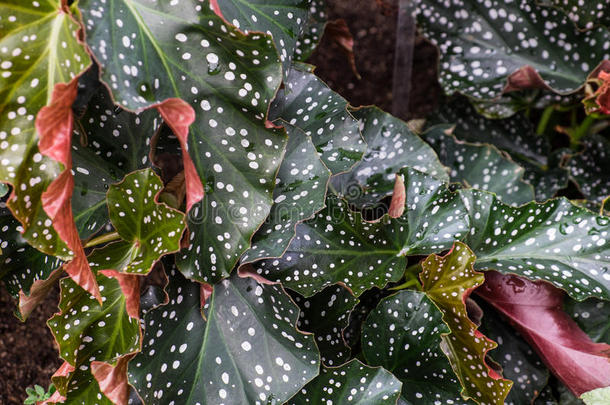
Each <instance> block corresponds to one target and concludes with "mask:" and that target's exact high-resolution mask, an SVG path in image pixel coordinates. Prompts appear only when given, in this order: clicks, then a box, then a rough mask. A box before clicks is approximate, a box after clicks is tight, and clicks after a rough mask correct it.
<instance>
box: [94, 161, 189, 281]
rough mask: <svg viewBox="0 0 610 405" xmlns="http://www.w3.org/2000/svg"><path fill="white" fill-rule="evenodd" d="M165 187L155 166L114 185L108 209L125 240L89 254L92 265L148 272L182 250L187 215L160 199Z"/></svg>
mask: <svg viewBox="0 0 610 405" xmlns="http://www.w3.org/2000/svg"><path fill="white" fill-rule="evenodd" d="M162 188H163V183H161V179H159V177H158V176H157V175H156V174H155V173H154V172H153V171H152V170H151V169H145V170H140V171H136V172H133V173H131V174H128V175H127V176H126V177H125V178H124V179H123V181H122V182H120V183H118V184H113V185H111V186H110V189H109V190H108V212H109V215H110V220H111V221H112V224H113V225H114V228H115V229H116V230H117V232H118V234H119V235H120V236H121V239H122V240H121V241H119V242H114V243H111V244H108V245H106V246H104V247H102V248H100V249H97V250H95V251H94V252H93V253H92V254H91V255H90V256H89V257H88V260H89V264H90V265H91V267H92V268H97V269H99V270H106V269H111V270H117V271H120V272H122V273H135V274H146V273H148V272H149V271H150V270H151V269H152V267H153V265H154V264H155V262H156V261H157V260H159V259H160V258H161V256H163V255H165V254H168V253H172V252H176V251H178V250H179V248H180V237H181V236H182V232H183V231H184V214H183V213H182V212H180V211H177V210H175V209H173V208H170V207H168V206H167V205H165V204H164V203H159V202H157V195H158V193H159V192H160V191H161V189H162Z"/></svg>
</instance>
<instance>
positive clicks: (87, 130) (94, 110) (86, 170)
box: [72, 82, 160, 239]
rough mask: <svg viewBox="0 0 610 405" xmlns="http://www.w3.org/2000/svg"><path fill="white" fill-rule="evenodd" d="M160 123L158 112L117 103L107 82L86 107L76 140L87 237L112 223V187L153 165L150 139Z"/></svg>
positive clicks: (75, 201)
mask: <svg viewBox="0 0 610 405" xmlns="http://www.w3.org/2000/svg"><path fill="white" fill-rule="evenodd" d="M85 83H86V84H87V86H91V84H90V83H88V82H85ZM83 91H87V88H85V89H83ZM79 93H81V94H82V91H79ZM159 125H160V118H159V116H158V114H157V113H156V112H155V111H154V110H147V111H144V112H142V113H141V114H133V113H131V112H129V111H125V110H122V109H120V108H117V107H115V106H114V103H113V102H112V100H111V98H110V95H109V94H108V92H107V90H106V88H105V87H103V86H101V87H100V88H99V89H98V91H97V92H96V93H95V94H94V95H93V96H92V98H91V99H90V101H89V102H88V103H87V104H86V105H85V112H84V114H83V115H82V116H81V117H79V119H78V121H77V124H76V125H75V127H74V130H75V131H74V136H73V140H72V158H73V159H74V161H73V164H74V169H73V170H74V194H73V196H72V208H73V211H74V220H75V222H76V226H77V228H78V230H79V235H80V237H81V238H82V239H87V238H89V237H90V236H91V235H93V234H94V233H95V232H97V231H98V230H99V229H100V228H101V227H102V226H104V225H105V224H106V223H108V220H109V218H108V207H107V206H106V192H107V190H108V187H109V186H110V185H111V184H114V183H117V182H119V181H121V180H122V179H123V177H124V176H125V175H126V174H127V173H130V172H132V171H134V170H137V169H143V168H146V167H150V165H151V164H150V160H149V158H148V153H149V149H150V139H151V137H152V136H153V134H154V132H155V131H156V130H157V129H158V126H159ZM81 132H84V134H81Z"/></svg>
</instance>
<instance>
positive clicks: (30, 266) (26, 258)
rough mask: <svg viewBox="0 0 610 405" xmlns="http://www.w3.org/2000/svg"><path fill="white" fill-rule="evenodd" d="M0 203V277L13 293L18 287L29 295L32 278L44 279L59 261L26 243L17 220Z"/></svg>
mask: <svg viewBox="0 0 610 405" xmlns="http://www.w3.org/2000/svg"><path fill="white" fill-rule="evenodd" d="M0 207H1V208H0V231H1V232H0V248H1V249H2V251H1V253H0V263H2V265H1V266H0V279H1V280H2V281H3V283H4V285H5V286H6V289H7V290H8V292H9V293H10V294H11V295H12V296H13V297H15V298H17V297H18V296H19V292H20V291H22V292H23V293H24V294H26V295H29V294H30V288H31V287H32V284H34V282H35V281H36V280H45V279H47V278H48V277H49V276H50V275H51V272H52V271H53V270H55V269H58V268H59V267H60V266H61V265H62V263H63V262H62V261H61V260H60V259H58V258H56V257H53V256H49V255H46V254H44V253H42V252H40V251H39V250H36V249H34V248H33V247H31V246H30V245H28V244H27V242H26V241H25V240H24V239H23V237H22V236H21V230H22V229H23V228H22V226H21V224H20V223H19V221H17V220H16V219H15V218H14V217H13V216H12V214H11V213H10V211H9V210H8V209H7V208H6V207H5V206H4V203H0Z"/></svg>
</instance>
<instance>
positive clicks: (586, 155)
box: [567, 135, 610, 203]
mask: <svg viewBox="0 0 610 405" xmlns="http://www.w3.org/2000/svg"><path fill="white" fill-rule="evenodd" d="M582 144H583V151H582V152H581V153H578V154H575V155H573V156H572V157H571V158H570V160H569V161H568V164H567V167H568V170H569V172H570V177H571V178H572V180H574V182H575V183H576V184H577V185H578V188H579V189H580V192H581V193H582V194H583V195H584V196H585V198H586V199H587V200H589V201H594V202H596V203H601V202H603V200H604V199H605V198H606V197H608V196H610V175H609V174H608V171H607V170H606V168H607V167H608V165H610V156H609V155H608V153H609V151H610V142H608V141H607V140H606V139H605V138H604V137H602V136H600V135H590V136H588V137H587V138H585V139H584V140H583V142H582Z"/></svg>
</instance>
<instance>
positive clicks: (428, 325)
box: [362, 290, 467, 404]
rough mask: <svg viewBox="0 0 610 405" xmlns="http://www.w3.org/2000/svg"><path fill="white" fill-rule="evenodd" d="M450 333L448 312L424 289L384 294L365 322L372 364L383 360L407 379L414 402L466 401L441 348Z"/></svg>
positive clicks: (405, 392)
mask: <svg viewBox="0 0 610 405" xmlns="http://www.w3.org/2000/svg"><path fill="white" fill-rule="evenodd" d="M448 333H449V328H448V327H447V325H445V324H444V323H443V320H442V313H441V312H440V311H439V310H438V309H437V308H436V306H435V305H434V303H433V302H432V301H430V299H429V298H428V297H427V296H426V295H425V294H424V293H422V292H417V291H408V290H404V291H400V292H399V293H397V294H394V295H391V296H389V297H386V298H384V299H383V300H381V302H380V303H379V305H378V306H377V308H375V309H374V310H373V311H372V312H371V313H370V314H369V315H368V317H367V320H366V323H365V324H364V326H363V328H362V353H363V354H364V358H365V359H366V361H367V363H368V364H371V365H374V366H383V367H384V368H386V369H387V370H389V371H390V372H392V373H393V374H394V375H395V376H396V377H398V379H399V380H400V381H402V399H403V400H405V401H407V403H409V404H420V403H422V404H423V403H425V404H433V403H434V402H435V401H441V402H440V403H452V402H451V401H454V402H453V403H456V404H463V403H466V402H467V401H465V400H463V399H462V397H461V396H460V391H461V385H460V382H459V381H458V379H457V377H456V376H455V374H454V373H453V370H452V368H451V364H449V360H448V359H447V356H446V355H445V354H444V353H443V351H442V350H441V340H442V336H443V335H446V334H448Z"/></svg>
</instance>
